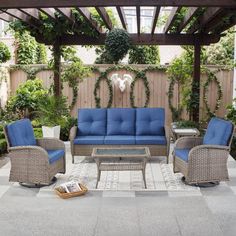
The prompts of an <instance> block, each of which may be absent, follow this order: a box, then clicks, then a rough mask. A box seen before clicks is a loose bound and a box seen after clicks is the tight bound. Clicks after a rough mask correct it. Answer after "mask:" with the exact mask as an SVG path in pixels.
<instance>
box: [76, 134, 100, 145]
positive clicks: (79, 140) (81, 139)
mask: <svg viewBox="0 0 236 236" xmlns="http://www.w3.org/2000/svg"><path fill="white" fill-rule="evenodd" d="M74 144H81V145H82V144H84V145H91V144H92V145H102V144H104V136H95V135H93V136H77V137H76V138H75V139H74Z"/></svg>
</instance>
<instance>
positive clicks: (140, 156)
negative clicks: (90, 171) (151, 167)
mask: <svg viewBox="0 0 236 236" xmlns="http://www.w3.org/2000/svg"><path fill="white" fill-rule="evenodd" d="M92 157H93V158H94V160H95V162H96V164H97V169H98V174H97V184H96V188H97V186H98V182H99V181H100V177H101V171H132V170H133V171H138V170H141V171H142V174H143V181H144V186H145V188H147V184H146V178H145V169H146V163H147V160H148V158H149V157H150V151H149V148H148V147H132V148H129V147H114V148H113V147H111V148H104V147H103V148H94V149H93V152H92ZM120 159H122V161H120ZM114 160H116V161H114Z"/></svg>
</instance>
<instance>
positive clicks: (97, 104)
mask: <svg viewBox="0 0 236 236" xmlns="http://www.w3.org/2000/svg"><path fill="white" fill-rule="evenodd" d="M103 79H104V80H105V81H106V83H107V86H108V90H109V100H108V104H107V108H109V107H111V105H112V101H113V90H112V84H111V81H110V80H109V79H108V78H107V73H106V72H102V73H101V75H100V76H99V77H98V79H97V81H96V83H95V87H94V91H93V94H94V98H95V103H96V107H97V108H101V99H100V97H99V96H98V90H99V89H100V82H101V80H103Z"/></svg>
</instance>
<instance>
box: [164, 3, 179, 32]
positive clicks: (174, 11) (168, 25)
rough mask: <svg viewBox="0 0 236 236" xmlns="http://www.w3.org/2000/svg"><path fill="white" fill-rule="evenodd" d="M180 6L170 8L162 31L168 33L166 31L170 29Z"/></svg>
mask: <svg viewBox="0 0 236 236" xmlns="http://www.w3.org/2000/svg"><path fill="white" fill-rule="evenodd" d="M180 10H181V7H173V9H172V10H171V13H170V15H169V17H168V19H167V22H166V24H165V26H164V30H163V33H168V31H169V30H170V29H171V27H172V26H173V23H174V21H175V19H176V16H177V14H178V12H180Z"/></svg>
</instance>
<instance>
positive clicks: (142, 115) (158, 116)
mask: <svg viewBox="0 0 236 236" xmlns="http://www.w3.org/2000/svg"><path fill="white" fill-rule="evenodd" d="M164 126H165V110H164V109H163V108H137V109H136V135H160V136H164V135H165V129H164Z"/></svg>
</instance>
